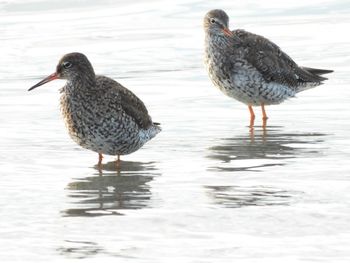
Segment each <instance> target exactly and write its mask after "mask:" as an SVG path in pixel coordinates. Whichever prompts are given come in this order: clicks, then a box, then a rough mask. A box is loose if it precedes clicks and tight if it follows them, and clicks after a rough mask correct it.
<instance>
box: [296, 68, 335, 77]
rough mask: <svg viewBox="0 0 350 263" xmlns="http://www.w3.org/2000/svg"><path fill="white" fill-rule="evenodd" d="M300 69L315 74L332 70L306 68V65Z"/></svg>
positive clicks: (327, 72)
mask: <svg viewBox="0 0 350 263" xmlns="http://www.w3.org/2000/svg"><path fill="white" fill-rule="evenodd" d="M302 69H303V70H306V71H308V72H310V73H312V74H315V75H324V74H329V73H332V72H334V71H333V70H330V69H318V68H308V67H302Z"/></svg>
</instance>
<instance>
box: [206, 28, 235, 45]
mask: <svg viewBox="0 0 350 263" xmlns="http://www.w3.org/2000/svg"><path fill="white" fill-rule="evenodd" d="M205 43H206V45H207V48H214V49H217V48H219V49H222V48H226V47H229V46H232V40H231V38H230V37H227V36H225V35H221V34H215V33H211V32H207V33H206V36H205Z"/></svg>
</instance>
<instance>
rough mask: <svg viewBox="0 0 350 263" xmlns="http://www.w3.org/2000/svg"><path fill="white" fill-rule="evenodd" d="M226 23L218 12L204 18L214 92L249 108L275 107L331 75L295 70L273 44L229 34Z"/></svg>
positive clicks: (238, 33) (255, 37) (256, 37)
mask: <svg viewBox="0 0 350 263" xmlns="http://www.w3.org/2000/svg"><path fill="white" fill-rule="evenodd" d="M228 23H229V18H228V16H227V14H226V13H225V12H224V11H222V10H219V9H216V10H211V11H210V12H208V13H207V14H206V16H205V17H204V30H205V65H206V67H207V70H208V73H209V76H210V78H211V80H212V81H213V83H214V85H215V86H216V87H217V88H219V89H220V90H221V91H222V92H223V93H224V94H226V95H227V96H230V97H232V98H234V99H236V100H238V101H241V102H243V103H245V104H247V105H248V106H250V107H251V106H264V105H271V104H279V103H281V102H283V101H284V100H286V99H288V98H290V97H294V96H295V95H296V94H297V93H298V92H300V91H303V90H306V89H309V88H311V87H315V86H318V85H320V84H322V81H324V80H326V78H324V77H322V76H320V75H322V74H326V73H330V72H332V71H331V70H322V69H313V68H306V67H299V66H298V65H297V64H296V63H295V62H294V61H293V60H292V59H291V58H290V57H289V56H288V55H287V54H286V53H284V52H283V51H282V50H281V49H280V48H279V47H278V46H277V45H276V44H274V43H273V42H271V41H269V40H268V39H266V38H264V37H262V36H259V35H255V34H252V33H249V32H246V31H244V30H234V31H230V30H229V29H228ZM253 117H254V116H253ZM266 118H267V117H266Z"/></svg>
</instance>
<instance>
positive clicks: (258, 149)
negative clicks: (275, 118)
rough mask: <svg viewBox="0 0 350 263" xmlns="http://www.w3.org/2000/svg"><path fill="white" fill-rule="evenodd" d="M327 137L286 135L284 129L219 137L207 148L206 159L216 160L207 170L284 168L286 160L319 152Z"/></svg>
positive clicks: (270, 128)
mask: <svg viewBox="0 0 350 263" xmlns="http://www.w3.org/2000/svg"><path fill="white" fill-rule="evenodd" d="M325 135H326V134H321V133H302V132H294V133H289V132H285V131H283V127H278V126H275V127H268V128H267V127H261V129H260V130H259V129H256V130H254V129H253V130H250V132H249V133H246V134H243V135H237V136H235V137H231V138H222V139H220V141H219V144H217V145H214V146H212V147H210V148H209V150H210V154H209V155H208V156H207V157H208V158H210V159H213V160H219V161H220V164H219V165H216V166H213V167H210V168H209V169H210V170H215V171H261V170H262V169H263V168H264V167H269V166H279V165H285V164H286V161H285V160H286V159H290V158H295V157H298V156H306V157H308V156H310V155H316V154H319V153H320V149H319V147H315V146H316V145H317V144H320V143H322V142H323V141H324V136H325Z"/></svg>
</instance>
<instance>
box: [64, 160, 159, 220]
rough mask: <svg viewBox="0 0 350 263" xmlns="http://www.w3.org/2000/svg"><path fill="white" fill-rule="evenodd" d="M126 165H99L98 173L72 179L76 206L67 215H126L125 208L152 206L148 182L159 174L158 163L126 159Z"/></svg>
mask: <svg viewBox="0 0 350 263" xmlns="http://www.w3.org/2000/svg"><path fill="white" fill-rule="evenodd" d="M122 167H123V170H118V171H117V172H116V171H115V162H110V163H106V164H103V166H102V167H98V166H95V169H96V170H97V171H98V173H97V174H96V175H95V176H89V177H86V178H81V179H76V180H74V181H73V182H71V183H69V184H68V186H67V189H68V190H69V194H68V196H69V197H70V198H71V200H72V202H71V203H72V206H73V207H72V208H69V209H66V210H65V211H64V212H63V215H64V216H90V217H93V216H102V215H123V213H122V211H123V210H125V209H141V208H145V207H148V206H149V201H150V199H151V197H152V193H151V190H150V186H149V185H148V183H149V182H150V181H152V180H153V178H154V176H157V175H159V174H157V169H156V168H155V166H154V163H141V162H125V161H123V162H122ZM100 168H102V169H100ZM109 171H112V172H109Z"/></svg>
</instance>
